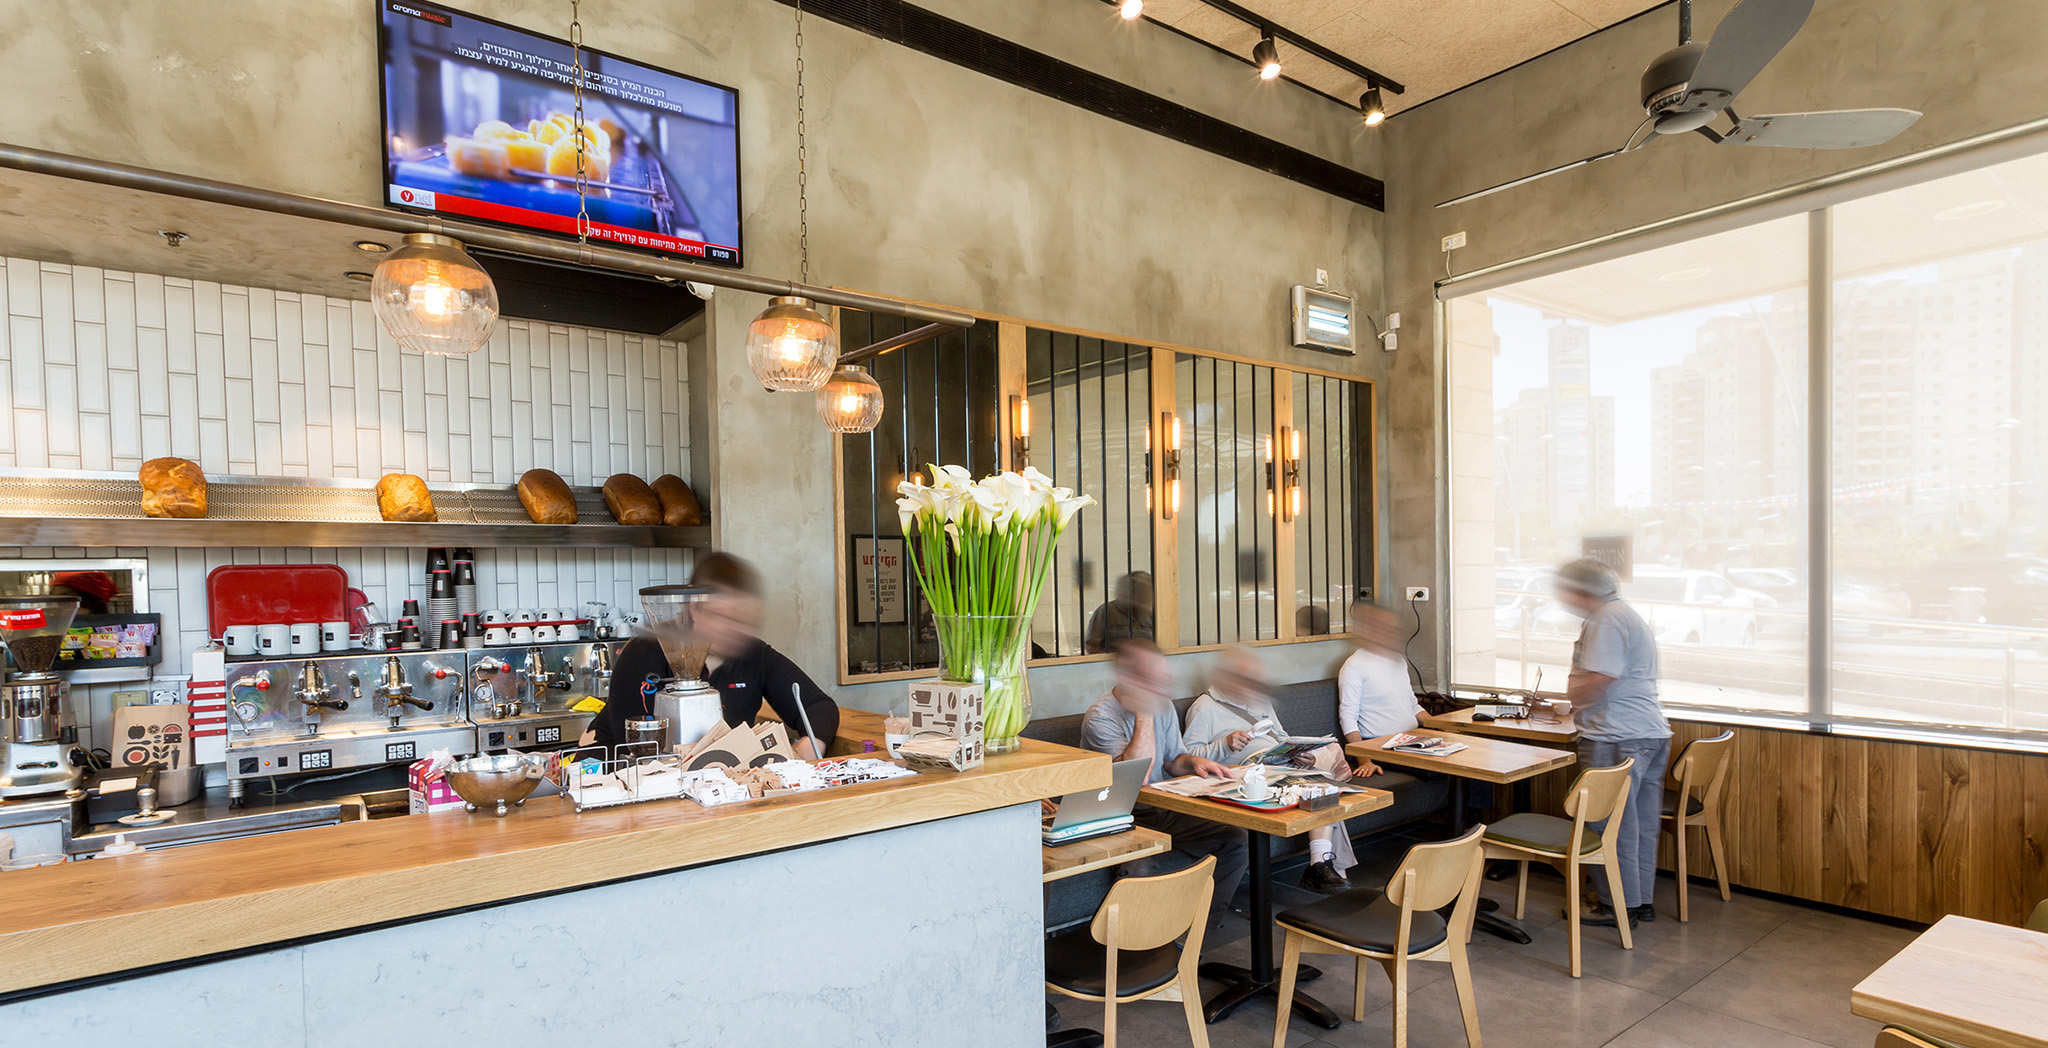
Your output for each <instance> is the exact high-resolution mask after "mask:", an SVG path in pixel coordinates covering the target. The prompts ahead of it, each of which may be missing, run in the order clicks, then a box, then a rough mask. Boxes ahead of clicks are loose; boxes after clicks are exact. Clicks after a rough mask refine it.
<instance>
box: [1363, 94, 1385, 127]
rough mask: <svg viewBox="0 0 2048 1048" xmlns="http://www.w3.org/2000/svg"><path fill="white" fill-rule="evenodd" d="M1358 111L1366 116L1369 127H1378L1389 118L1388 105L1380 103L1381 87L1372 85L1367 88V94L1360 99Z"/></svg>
mask: <svg viewBox="0 0 2048 1048" xmlns="http://www.w3.org/2000/svg"><path fill="white" fill-rule="evenodd" d="M1358 111H1359V112H1360V113H1363V114H1365V126H1367V127H1378V126H1380V122H1381V121H1383V120H1385V119H1386V118H1387V104H1386V103H1385V102H1382V101H1380V89H1379V85H1377V84H1370V85H1368V86H1367V87H1366V89H1365V94H1364V95H1361V96H1360V97H1359V99H1358Z"/></svg>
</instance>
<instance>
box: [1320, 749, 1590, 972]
mask: <svg viewBox="0 0 2048 1048" xmlns="http://www.w3.org/2000/svg"><path fill="white" fill-rule="evenodd" d="M1409 734H1411V735H1412V734H1415V733H1414V732H1410V733H1409ZM1435 734H1437V735H1439V736H1442V737H1443V739H1444V740H1445V741H1446V742H1462V743H1464V744H1465V748H1464V749H1462V750H1459V751H1458V752H1456V753H1453V754H1450V755H1449V756H1444V757H1432V756H1430V755H1429V754H1426V753H1403V752H1402V751H1400V750H1386V749H1381V748H1380V747H1382V746H1384V745H1386V742H1387V740H1388V739H1390V738H1393V736H1391V735H1382V736H1380V737H1379V738H1377V739H1367V740H1365V741H1364V742H1354V743H1352V744H1351V745H1349V746H1346V747H1344V752H1345V753H1346V754H1347V755H1349V756H1352V757H1357V758H1359V759H1360V760H1369V761H1373V762H1375V763H1378V764H1393V765H1399V766H1402V767H1408V768H1418V769H1421V770H1424V771H1433V772H1437V773H1439V774H1442V775H1448V776H1450V777H1451V836H1453V837H1462V836H1464V835H1465V830H1466V829H1467V828H1468V827H1469V826H1470V825H1471V823H1470V822H1469V821H1468V819H1467V817H1466V814H1465V809H1466V803H1465V794H1466V784H1467V783H1469V782H1471V781H1472V780H1473V779H1478V780H1479V781H1481V782H1490V783H1493V784H1495V785H1505V784H1507V783H1512V782H1521V781H1523V780H1525V779H1529V778H1533V777H1535V776H1537V775H1542V774H1543V773H1545V772H1551V771H1556V770H1557V769H1559V768H1566V767H1570V766H1571V765H1572V764H1573V763H1575V762H1577V761H1578V759H1579V756H1578V754H1577V753H1576V752H1574V751H1572V750H1560V749H1556V748H1554V747H1550V746H1530V745H1527V744H1525V743H1520V742H1506V741H1503V740H1501V739H1488V738H1483V737H1481V736H1478V735H1460V734H1458V733H1456V732H1450V731H1439V732H1436V733H1435ZM1366 781H1368V782H1370V781H1372V780H1370V779H1368V780H1366ZM1491 903H1492V900H1491V899H1481V900H1480V901H1479V915H1478V916H1477V917H1476V918H1474V926H1475V927H1478V928H1480V929H1481V930H1483V931H1486V932H1489V933H1492V934H1494V935H1498V936H1500V937H1501V938H1503V939H1506V940H1508V941H1509V942H1515V943H1524V944H1526V943H1528V942H1529V933H1528V932H1527V931H1525V930H1523V928H1522V926H1521V925H1519V924H1517V923H1515V922H1513V921H1510V920H1508V919H1507V918H1505V917H1502V916H1501V915H1500V914H1498V913H1495V912H1494V909H1495V907H1494V906H1493V905H1490V904H1491Z"/></svg>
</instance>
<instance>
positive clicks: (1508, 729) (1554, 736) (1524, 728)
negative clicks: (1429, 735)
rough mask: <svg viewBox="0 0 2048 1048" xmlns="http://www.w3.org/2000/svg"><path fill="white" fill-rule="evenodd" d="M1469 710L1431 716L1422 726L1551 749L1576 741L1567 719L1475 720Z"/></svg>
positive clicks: (1576, 733) (1573, 725) (1575, 727)
mask: <svg viewBox="0 0 2048 1048" xmlns="http://www.w3.org/2000/svg"><path fill="white" fill-rule="evenodd" d="M1475 712H1477V711H1475V710H1473V709H1472V708H1471V707H1466V708H1465V709H1462V710H1457V711H1454V712H1451V713H1432V714H1430V715H1429V716H1427V717H1424V718H1422V726H1423V727H1425V728H1428V729H1429V730H1431V731H1455V732H1461V733H1464V734H1467V735H1490V736H1493V737H1494V738H1497V739H1512V740H1514V741H1516V742H1535V743H1546V744H1548V745H1551V746H1567V747H1569V746H1574V745H1577V744H1578V741H1579V726H1578V724H1576V723H1574V722H1573V721H1572V719H1571V718H1569V717H1567V718H1565V719H1564V720H1559V721H1553V720H1545V719H1543V718H1542V717H1540V716H1531V717H1527V718H1523V719H1520V720H1491V721H1475V720H1473V719H1472V714H1473V713H1475Z"/></svg>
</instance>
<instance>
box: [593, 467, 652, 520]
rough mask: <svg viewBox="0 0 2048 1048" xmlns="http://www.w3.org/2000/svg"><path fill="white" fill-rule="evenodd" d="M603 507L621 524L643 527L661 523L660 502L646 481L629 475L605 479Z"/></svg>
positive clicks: (617, 474)
mask: <svg viewBox="0 0 2048 1048" xmlns="http://www.w3.org/2000/svg"><path fill="white" fill-rule="evenodd" d="M604 505H605V508H606V509H609V510H611V511H612V519H613V520H616V521H618V522H619V523H621V524H633V525H638V526H642V527H645V526H647V525H650V524H659V523H661V500H660V499H658V498H656V497H655V495H654V489H653V488H650V487H648V486H647V482H646V481H644V480H641V479H640V478H639V477H636V476H634V475H632V474H631V473H614V474H612V475H611V476H610V477H608V478H606V479H605V482H604Z"/></svg>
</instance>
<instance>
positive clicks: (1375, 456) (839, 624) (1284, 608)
mask: <svg viewBox="0 0 2048 1048" xmlns="http://www.w3.org/2000/svg"><path fill="white" fill-rule="evenodd" d="M906 301H908V300H906ZM923 304H926V305H936V303H923ZM943 308H946V309H954V310H958V311H959V312H962V313H967V314H969V315H971V316H973V317H974V318H975V319H976V320H977V321H978V322H980V323H984V324H995V325H996V352H997V382H998V389H997V391H996V398H997V400H996V402H997V404H998V410H997V412H996V415H997V417H998V419H999V423H998V428H999V437H1000V440H1001V447H1003V448H1006V449H1007V448H1013V447H1015V446H1016V441H1015V437H1016V433H1015V432H1014V427H1015V425H1016V420H1015V418H1014V417H1013V416H1012V413H1011V412H1009V411H1007V410H1002V409H1001V405H1004V404H1007V403H1008V402H1009V398H1010V397H1012V396H1027V395H1028V394H1029V390H1028V388H1027V383H1026V375H1025V352H1024V347H1025V333H1026V331H1027V330H1030V329H1037V330H1040V331H1050V332H1055V333H1059V334H1066V335H1076V336H1079V337H1082V338H1096V339H1104V340H1106V341H1112V342H1120V343H1126V344H1129V345H1131V346H1141V347H1144V348H1145V349H1147V350H1149V351H1150V352H1151V353H1152V359H1151V362H1150V367H1149V368H1148V369H1147V371H1148V376H1149V380H1150V382H1151V384H1152V397H1151V417H1152V419H1153V420H1155V421H1156V420H1157V419H1158V418H1159V417H1160V416H1161V415H1162V414H1163V413H1166V412H1175V413H1177V409H1178V406H1179V405H1178V403H1177V397H1176V396H1175V384H1174V358H1175V357H1176V356H1177V355H1188V356H1196V357H1210V358H1214V359H1217V360H1222V361H1228V362H1232V363H1240V364H1251V365H1254V366H1257V367H1264V368H1271V369H1272V370H1273V373H1274V375H1273V405H1272V407H1273V415H1272V417H1273V420H1274V429H1275V432H1274V433H1272V434H1270V435H1269V436H1271V437H1272V438H1273V439H1274V440H1275V441H1276V447H1277V441H1278V439H1279V433H1278V432H1277V430H1278V428H1279V427H1280V426H1281V425H1298V423H1297V422H1295V421H1293V418H1294V403H1293V397H1294V376H1295V375H1296V374H1306V375H1321V376H1324V377H1326V378H1333V379H1339V380H1342V381H1345V382H1355V383H1358V384H1360V385H1361V386H1362V387H1363V389H1364V399H1365V403H1366V405H1367V406H1368V408H1369V415H1370V417H1369V418H1368V419H1367V420H1366V424H1365V425H1361V426H1360V427H1359V430H1358V433H1357V436H1356V437H1355V438H1354V440H1353V442H1352V447H1351V450H1352V452H1353V453H1354V454H1355V455H1357V456H1359V457H1360V459H1361V460H1362V462H1361V464H1360V470H1361V472H1360V474H1359V478H1358V485H1359V488H1360V490H1361V491H1362V492H1363V497H1362V498H1360V499H1359V505H1360V507H1361V508H1363V509H1364V510H1365V513H1364V518H1365V519H1362V520H1360V521H1359V522H1358V523H1359V526H1361V527H1363V528H1366V529H1369V530H1371V531H1373V532H1374V541H1373V542H1372V549H1373V556H1372V557H1370V558H1368V559H1367V561H1366V563H1365V564H1364V565H1363V568H1364V575H1363V577H1364V578H1365V580H1366V583H1365V584H1366V585H1367V586H1368V587H1370V591H1371V592H1372V593H1373V594H1375V595H1376V594H1378V593H1379V589H1380V557H1379V543H1378V541H1377V530H1378V527H1379V522H1380V515H1381V513H1382V512H1384V509H1385V507H1384V506H1383V505H1382V500H1381V499H1380V493H1379V477H1380V468H1379V467H1380V463H1379V441H1378V439H1377V434H1376V432H1375V429H1376V424H1377V419H1378V416H1379V410H1380V406H1379V387H1378V383H1377V382H1376V381H1375V380H1374V379H1372V378H1370V377H1367V376H1364V375H1354V374H1347V373H1345V372H1342V371H1337V370H1334V369H1330V368H1317V367H1303V366H1299V365H1294V364H1289V363H1285V362H1281V361H1274V360H1260V359H1257V358H1255V357H1248V356H1244V355H1242V354H1235V353H1224V352H1218V351H1216V350H1208V349H1201V348H1198V347H1194V346H1183V345H1179V344H1176V343H1171V342H1161V341H1158V340H1154V339H1141V338H1131V337H1129V336H1125V335H1117V334H1113V333H1110V332H1103V331H1096V330H1093V329H1090V328H1082V327H1075V326H1072V325H1068V324H1052V323H1046V322H1043V321H1037V320H1028V319H1025V318H1022V317H1013V316H1008V315H1005V314H1001V313H990V312H987V311H984V310H975V309H961V308H960V307H957V306H944V307H943ZM839 322H840V321H839V312H838V311H836V310H835V311H834V314H833V323H834V325H835V326H837V325H838V324H839ZM920 344H921V343H920ZM1146 431H1147V432H1148V433H1151V434H1152V439H1153V440H1154V441H1155V442H1156V441H1157V440H1158V439H1159V436H1158V434H1157V433H1156V431H1155V428H1154V426H1153V425H1151V424H1149V423H1148V425H1147V426H1146ZM845 447H846V442H845V440H844V439H836V440H834V441H832V539H833V554H832V557H833V580H834V591H835V593H834V601H833V609H834V617H835V621H834V626H833V630H834V635H835V637H836V639H837V650H836V653H835V660H836V662H837V664H838V665H837V667H836V672H837V675H838V681H839V683H840V684H842V685H852V684H877V683H883V682H887V681H899V680H923V679H927V678H929V677H931V676H932V674H933V672H934V671H933V669H932V668H930V667H926V668H923V669H908V670H890V671H887V672H882V673H856V672H853V671H852V670H850V669H849V668H848V664H847V645H848V643H849V641H850V640H851V637H850V634H849V628H848V623H849V621H850V617H851V605H850V601H851V599H852V585H851V580H850V578H849V576H848V574H847V573H848V571H849V570H850V569H851V565H850V564H849V560H850V554H849V550H850V549H851V548H852V547H851V545H850V542H851V533H850V532H849V531H848V529H847V522H846V468H845V461H844V456H845ZM1153 450H1154V452H1155V453H1154V454H1153V455H1152V456H1151V459H1152V475H1151V481H1152V490H1153V491H1154V492H1155V493H1157V499H1163V498H1164V493H1165V491H1166V488H1165V479H1164V470H1165V462H1164V456H1162V455H1159V454H1157V453H1156V451H1157V448H1156V447H1155V448H1154V449H1153ZM1005 466H1006V468H1011V467H1013V466H1014V463H1005ZM1155 501H1156V500H1155ZM1084 512H1085V511H1084ZM1150 517H1151V521H1152V578H1153V620H1152V621H1153V629H1154V631H1155V633H1156V634H1157V637H1156V640H1157V643H1158V644H1159V647H1160V650H1161V651H1164V652H1165V653H1167V654H1169V655H1181V654H1193V653H1198V652H1209V651H1220V650H1222V649H1224V648H1228V647H1233V646H1236V647H1247V648H1268V647H1278V646H1281V645H1286V644H1315V643H1323V642H1327V641H1333V640H1341V639H1342V638H1343V635H1342V634H1337V633H1328V634H1321V635H1317V636H1310V637H1304V636H1299V635H1297V632H1296V628H1295V615H1296V611H1297V609H1298V608H1299V607H1300V605H1299V604H1298V603H1297V594H1296V587H1295V555H1296V552H1297V551H1296V549H1295V542H1294V529H1295V526H1296V525H1295V522H1294V521H1291V520H1281V519H1276V520H1275V521H1274V524H1273V526H1274V545H1273V555H1274V579H1273V588H1274V594H1275V605H1276V606H1275V614H1276V615H1277V616H1278V622H1277V626H1278V632H1279V635H1278V636H1275V637H1269V638H1266V639H1263V640H1248V641H1242V642H1238V643H1237V644H1234V645H1233V644H1185V645H1184V644H1181V643H1180V588H1179V587H1180V571H1179V560H1180V551H1179V545H1180V544H1179V537H1178V535H1177V533H1176V529H1175V524H1174V521H1173V520H1171V519H1169V518H1166V517H1163V516H1161V514H1160V512H1159V510H1158V508H1157V506H1156V505H1155V507H1154V509H1153V511H1152V513H1151V514H1150ZM907 570H908V569H907V568H906V571H907ZM906 581H909V580H906ZM913 614H914V612H913ZM1112 658H1114V656H1113V655H1110V654H1108V653H1098V654H1092V655H1062V656H1056V657H1053V658H1046V659H1031V660H1029V661H1028V662H1027V663H1026V665H1027V666H1029V667H1033V668H1035V667H1040V666H1068V665H1073V664H1076V663H1084V662H1106V661H1108V660H1110V659H1112Z"/></svg>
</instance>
